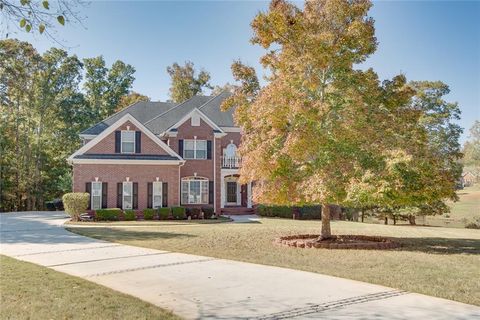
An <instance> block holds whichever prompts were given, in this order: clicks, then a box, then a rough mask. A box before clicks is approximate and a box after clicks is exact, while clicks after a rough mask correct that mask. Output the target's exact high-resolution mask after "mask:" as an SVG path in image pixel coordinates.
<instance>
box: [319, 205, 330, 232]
mask: <svg viewBox="0 0 480 320" xmlns="http://www.w3.org/2000/svg"><path fill="white" fill-rule="evenodd" d="M331 237H332V230H331V229H330V207H329V205H328V204H322V233H321V234H320V239H319V240H325V239H329V238H331Z"/></svg>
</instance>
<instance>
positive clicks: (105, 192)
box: [102, 182, 108, 208]
mask: <svg viewBox="0 0 480 320" xmlns="http://www.w3.org/2000/svg"><path fill="white" fill-rule="evenodd" d="M102 208H108V183H106V182H103V183H102Z"/></svg>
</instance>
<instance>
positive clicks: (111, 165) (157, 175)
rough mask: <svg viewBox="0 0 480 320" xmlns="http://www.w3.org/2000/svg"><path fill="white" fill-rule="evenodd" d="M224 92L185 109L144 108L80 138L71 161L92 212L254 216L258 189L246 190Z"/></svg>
mask: <svg viewBox="0 0 480 320" xmlns="http://www.w3.org/2000/svg"><path fill="white" fill-rule="evenodd" d="M227 97H228V93H226V92H224V93H221V94H219V95H217V96H194V97H192V98H191V99H189V100H187V101H185V102H183V103H180V104H174V103H166V102H144V101H141V102H137V103H135V104H133V105H131V106H129V107H127V108H125V109H123V110H121V111H120V112H118V113H116V114H114V115H112V116H110V117H109V118H107V119H105V120H103V121H101V122H99V123H97V124H95V125H94V126H92V127H90V128H88V129H86V130H85V131H83V132H81V133H80V137H81V139H82V140H83V142H84V144H83V146H82V147H81V148H80V149H79V150H77V151H76V152H75V153H73V154H72V155H71V156H70V157H69V158H68V161H69V163H71V165H72V166H73V191H74V192H88V193H90V195H91V201H90V209H92V210H95V209H100V208H115V207H116V208H122V209H138V210H143V209H145V208H158V207H166V206H168V207H172V206H185V207H213V208H214V210H215V212H216V213H222V212H224V213H225V212H229V213H245V212H251V211H252V209H251V208H252V200H251V194H252V185H251V183H248V184H240V183H239V182H238V178H239V173H238V172H239V166H240V164H241V159H240V157H239V156H238V155H237V148H238V146H239V143H240V137H241V131H240V128H239V127H238V126H236V125H235V123H234V120H233V110H228V111H225V112H224V111H221V110H220V106H221V103H222V101H223V100H224V99H225V98H227Z"/></svg>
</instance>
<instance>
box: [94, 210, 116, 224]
mask: <svg viewBox="0 0 480 320" xmlns="http://www.w3.org/2000/svg"><path fill="white" fill-rule="evenodd" d="M120 215H122V210H121V209H118V208H109V209H99V210H96V211H95V220H97V221H118V219H119V217H120Z"/></svg>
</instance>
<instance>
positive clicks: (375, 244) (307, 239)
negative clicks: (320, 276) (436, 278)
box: [275, 234, 400, 249]
mask: <svg viewBox="0 0 480 320" xmlns="http://www.w3.org/2000/svg"><path fill="white" fill-rule="evenodd" d="M318 237H319V235H318V234H300V235H293V236H285V237H280V238H277V239H275V243H276V244H280V245H284V246H288V247H296V248H323V249H393V248H398V247H400V244H399V243H397V242H394V241H391V240H390V239H388V238H384V237H375V236H362V235H336V236H332V237H331V238H330V239H327V240H322V241H319V240H318Z"/></svg>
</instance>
